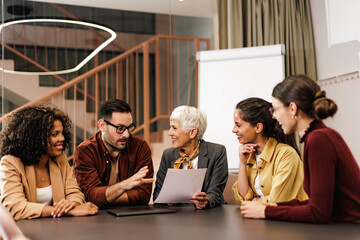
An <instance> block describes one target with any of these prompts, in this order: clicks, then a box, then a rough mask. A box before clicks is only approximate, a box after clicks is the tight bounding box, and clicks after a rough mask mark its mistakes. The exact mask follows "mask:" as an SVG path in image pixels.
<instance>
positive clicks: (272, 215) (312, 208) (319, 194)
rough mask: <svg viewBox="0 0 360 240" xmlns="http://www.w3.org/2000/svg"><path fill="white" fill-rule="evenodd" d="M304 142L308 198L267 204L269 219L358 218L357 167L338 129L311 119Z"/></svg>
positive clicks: (359, 174)
mask: <svg viewBox="0 0 360 240" xmlns="http://www.w3.org/2000/svg"><path fill="white" fill-rule="evenodd" d="M301 142H304V155H303V158H304V189H305V191H306V192H307V194H308V196H309V199H308V200H306V201H298V200H295V199H294V200H292V201H289V202H281V203H278V206H276V207H275V206H267V207H266V209H265V216H266V218H269V219H278V220H287V221H297V222H328V221H330V220H331V221H355V220H358V219H360V170H359V166H358V165H357V163H356V161H355V159H354V156H353V155H352V153H351V151H350V149H349V148H348V146H347V145H346V143H345V141H344V139H343V138H342V137H341V136H340V134H339V133H337V132H336V131H334V130H333V129H331V128H328V127H326V125H325V124H324V123H322V122H317V121H314V122H312V123H311V125H310V127H309V129H308V130H307V131H306V133H305V135H304V136H303V138H302V139H301Z"/></svg>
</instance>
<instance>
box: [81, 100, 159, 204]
mask: <svg viewBox="0 0 360 240" xmlns="http://www.w3.org/2000/svg"><path fill="white" fill-rule="evenodd" d="M98 119H99V120H98V126H99V129H100V131H99V132H97V133H96V134H95V136H93V137H91V138H89V139H87V140H85V141H84V142H83V143H81V144H80V145H79V146H78V147H77V148H76V149H75V151H74V172H75V176H76V179H77V182H78V184H79V186H80V188H81V190H82V192H83V193H84V194H85V196H86V198H87V200H88V201H90V202H92V203H94V204H96V205H98V206H104V205H108V204H147V203H148V202H149V200H150V195H151V189H152V184H151V183H152V182H153V178H152V177H153V174H154V169H153V164H152V158H151V151H150V148H149V146H148V144H147V143H146V142H145V141H144V140H142V139H141V138H138V137H135V136H132V135H131V133H132V132H133V131H134V130H135V128H136V126H135V124H134V123H133V119H132V116H131V108H130V106H129V104H127V103H126V102H124V101H122V100H120V99H112V100H109V101H107V102H105V103H104V104H102V105H101V106H100V109H99V113H98Z"/></svg>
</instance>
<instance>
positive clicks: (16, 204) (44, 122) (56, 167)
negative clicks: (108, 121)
mask: <svg viewBox="0 0 360 240" xmlns="http://www.w3.org/2000/svg"><path fill="white" fill-rule="evenodd" d="M70 127H71V121H70V119H69V117H68V116H67V115H66V114H65V113H64V112H62V111H60V110H59V109H57V108H56V107H53V106H46V107H45V106H40V105H39V106H32V107H26V108H23V109H21V110H19V111H17V112H15V113H14V114H13V115H12V116H11V118H10V120H9V122H8V124H7V125H6V127H5V128H4V130H3V131H2V132H1V134H0V151H1V155H2V158H1V163H0V193H1V195H0V201H1V203H2V204H3V205H4V206H5V207H6V208H7V209H8V210H9V212H10V213H11V215H12V216H13V218H14V219H15V220H18V219H26V218H37V217H50V216H52V217H61V216H63V215H72V216H83V215H93V214H96V213H97V211H98V208H97V206H95V205H94V204H92V203H90V202H88V203H84V195H83V194H82V192H81V191H80V188H79V186H78V184H77V183H76V180H75V178H74V175H73V172H72V170H71V167H70V165H69V163H68V162H67V158H66V156H65V154H64V153H63V151H64V150H65V149H66V148H67V147H68V146H69V142H70V138H71V137H70Z"/></svg>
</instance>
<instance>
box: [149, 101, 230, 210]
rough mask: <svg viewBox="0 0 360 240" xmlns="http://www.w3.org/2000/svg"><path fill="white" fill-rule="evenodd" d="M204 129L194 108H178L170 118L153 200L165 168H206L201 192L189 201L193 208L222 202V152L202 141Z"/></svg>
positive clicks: (224, 175)
mask: <svg viewBox="0 0 360 240" xmlns="http://www.w3.org/2000/svg"><path fill="white" fill-rule="evenodd" d="M206 126H207V121H206V116H205V114H204V113H203V112H202V111H200V110H199V109H197V108H195V107H190V106H180V107H177V108H175V109H174V110H173V112H172V113H171V116H170V129H169V133H168V134H169V136H170V137H171V141H172V145H173V147H172V148H168V149H166V150H165V151H164V153H163V155H162V158H161V163H160V167H159V171H158V173H157V176H156V184H155V190H154V197H153V199H154V201H155V199H156V198H157V196H158V195H159V193H160V190H161V187H162V185H163V183H164V179H165V176H166V172H167V170H168V169H169V168H175V169H192V168H193V169H197V168H207V171H206V175H205V180H204V183H203V186H202V190H201V192H198V193H195V194H194V196H193V197H192V199H190V201H191V202H192V203H193V204H194V205H195V207H196V208H197V209H203V208H213V207H215V206H218V205H221V204H224V203H225V200H224V197H223V194H222V193H223V190H224V188H225V185H226V182H227V178H228V166H227V157H226V149H225V147H224V146H223V145H219V144H215V143H210V142H206V141H204V140H203V139H202V137H203V135H204V133H205V130H206Z"/></svg>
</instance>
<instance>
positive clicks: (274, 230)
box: [17, 205, 360, 240]
mask: <svg viewBox="0 0 360 240" xmlns="http://www.w3.org/2000/svg"><path fill="white" fill-rule="evenodd" d="M176 208H177V210H178V211H177V212H176V213H169V214H157V215H144V216H131V217H119V218H117V217H115V216H112V215H109V214H107V213H106V211H105V210H100V212H99V214H98V215H96V216H89V217H63V218H59V219H52V218H42V219H41V218H40V219H32V220H21V221H18V222H17V225H18V226H19V228H20V229H21V230H22V231H23V233H24V234H25V235H26V236H28V237H29V238H31V239H35V240H37V239H39V240H41V239H47V240H49V239H51V240H56V239H66V240H67V239H100V240H105V239H129V240H130V239H144V240H148V239H169V240H177V239H181V240H190V239H216V240H227V239H236V240H238V239H239V240H240V239H244V240H252V239H260V240H279V239H280V240H302V239H304V240H305V239H306V240H311V239H314V240H315V239H316V240H321V239H324V240H360V225H359V224H355V223H330V224H305V223H291V222H282V221H272V220H257V219H245V218H243V217H242V215H241V214H240V209H239V207H238V206H235V205H225V206H221V207H217V208H214V209H209V210H195V209H194V208H193V207H192V206H182V207H176Z"/></svg>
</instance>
